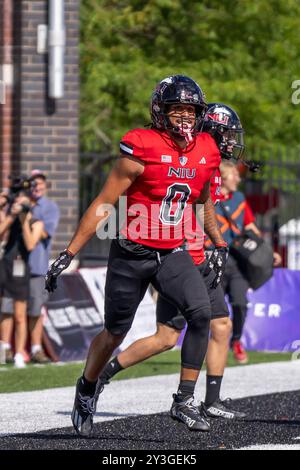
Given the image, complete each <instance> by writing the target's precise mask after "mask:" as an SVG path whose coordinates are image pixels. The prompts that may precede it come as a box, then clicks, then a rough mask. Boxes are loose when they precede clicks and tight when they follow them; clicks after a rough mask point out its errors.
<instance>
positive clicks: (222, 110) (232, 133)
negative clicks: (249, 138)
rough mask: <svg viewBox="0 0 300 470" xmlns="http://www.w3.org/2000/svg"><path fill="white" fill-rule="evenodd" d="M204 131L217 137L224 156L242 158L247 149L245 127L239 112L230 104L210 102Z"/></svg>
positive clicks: (216, 139)
mask: <svg viewBox="0 0 300 470" xmlns="http://www.w3.org/2000/svg"><path fill="white" fill-rule="evenodd" d="M202 131H203V132H208V133H209V134H211V135H212V137H213V138H214V139H215V141H216V143H217V145H218V147H219V150H220V154H221V157H222V158H226V159H231V158H234V159H235V160H239V159H241V158H242V156H243V153H244V150H245V145H244V129H243V127H242V124H241V121H240V118H239V117H238V115H237V113H236V112H235V111H234V110H233V109H232V108H230V106H227V105H226V104H223V103H208V105H207V111H206V114H205V118H204V123H203V127H202Z"/></svg>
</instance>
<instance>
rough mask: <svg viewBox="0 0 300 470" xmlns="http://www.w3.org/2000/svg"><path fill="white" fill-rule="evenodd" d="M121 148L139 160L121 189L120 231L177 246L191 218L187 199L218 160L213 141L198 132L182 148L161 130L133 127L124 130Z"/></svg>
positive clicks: (200, 187)
mask: <svg viewBox="0 0 300 470" xmlns="http://www.w3.org/2000/svg"><path fill="white" fill-rule="evenodd" d="M120 150H121V153H122V155H125V156H126V155H127V156H133V157H135V158H136V159H138V160H140V161H141V162H142V163H143V164H144V172H143V173H142V174H141V175H140V176H138V177H137V178H136V180H135V181H134V183H133V184H132V185H131V186H130V188H129V189H128V190H127V193H126V196H127V211H126V212H127V221H126V224H125V227H123V229H122V230H121V233H122V235H124V236H125V237H126V238H128V239H130V240H132V241H135V242H137V243H141V244H143V245H147V246H151V247H153V248H157V249H173V248H177V247H179V246H180V245H182V243H183V241H184V240H185V238H186V235H185V232H186V231H187V227H190V226H191V224H192V213H193V209H192V204H193V203H194V202H195V201H196V200H197V198H198V197H199V196H200V193H201V191H202V190H203V188H204V185H205V183H207V182H208V181H209V180H210V179H211V177H212V175H213V174H214V172H215V170H216V169H217V168H218V167H219V164H220V162H221V158H220V153H219V150H218V147H217V145H216V144H215V141H214V140H213V138H212V137H211V136H210V135H209V134H207V133H201V134H198V135H197V137H196V138H195V139H194V141H193V142H192V143H191V144H189V145H188V147H187V148H186V149H184V150H182V149H180V147H178V145H176V143H175V142H174V141H173V140H172V139H171V137H170V136H169V135H168V134H167V133H166V132H161V131H158V130H156V129H134V130H132V131H129V132H128V133H127V134H125V136H124V137H123V139H122V141H121V143H120Z"/></svg>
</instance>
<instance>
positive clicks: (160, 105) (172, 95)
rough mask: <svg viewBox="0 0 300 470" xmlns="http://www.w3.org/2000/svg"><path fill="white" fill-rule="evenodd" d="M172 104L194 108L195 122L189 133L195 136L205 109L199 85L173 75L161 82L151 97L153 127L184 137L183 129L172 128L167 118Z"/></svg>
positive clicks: (182, 76)
mask: <svg viewBox="0 0 300 470" xmlns="http://www.w3.org/2000/svg"><path fill="white" fill-rule="evenodd" d="M172 104H189V105H192V106H194V107H195V111H196V122H195V125H194V126H193V128H192V129H189V133H190V134H192V135H195V134H196V132H198V131H199V129H201V127H202V123H203V119H204V116H205V111H206V107H207V106H206V103H205V101H204V93H203V91H202V90H201V88H200V87H199V85H198V84H197V83H196V82H195V81H194V80H192V79H191V78H189V77H186V76H184V75H173V76H171V77H167V78H165V79H164V80H162V81H161V82H160V83H159V84H158V85H157V87H156V89H155V91H154V92H153V94H152V97H151V102H150V113H151V120H152V125H153V127H155V128H156V129H164V130H169V131H171V132H172V133H174V134H179V135H184V131H183V129H180V128H179V127H174V126H172V124H171V122H170V120H169V118H168V115H167V113H168V109H169V106H170V105H172Z"/></svg>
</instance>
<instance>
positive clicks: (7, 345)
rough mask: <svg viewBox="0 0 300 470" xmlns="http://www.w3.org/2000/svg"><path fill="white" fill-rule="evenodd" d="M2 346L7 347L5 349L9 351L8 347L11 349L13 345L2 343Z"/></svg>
mask: <svg viewBox="0 0 300 470" xmlns="http://www.w3.org/2000/svg"><path fill="white" fill-rule="evenodd" d="M2 347H3V349H5V351H7V350H8V349H11V345H10V344H9V343H4V342H3V343H2Z"/></svg>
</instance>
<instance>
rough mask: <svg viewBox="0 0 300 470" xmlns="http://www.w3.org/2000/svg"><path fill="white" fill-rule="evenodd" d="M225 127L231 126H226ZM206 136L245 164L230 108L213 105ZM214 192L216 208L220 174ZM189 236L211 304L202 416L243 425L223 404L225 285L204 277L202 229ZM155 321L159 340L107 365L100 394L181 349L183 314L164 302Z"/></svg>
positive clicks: (227, 326)
mask: <svg viewBox="0 0 300 470" xmlns="http://www.w3.org/2000/svg"><path fill="white" fill-rule="evenodd" d="M224 109H225V112H226V115H225V116H224V114H223V113H221V115H219V113H218V110H221V111H222V110H223V111H224ZM224 121H226V126H225V124H224ZM203 131H204V132H209V133H211V135H212V136H213V137H214V138H215V139H216V142H217V144H218V146H219V148H220V151H221V156H222V158H223V159H226V160H228V159H229V158H237V159H240V158H241V157H242V150H243V149H242V146H243V143H242V142H243V141H242V136H241V134H242V133H243V129H242V126H241V124H240V121H239V119H238V116H237V115H236V113H235V112H234V110H232V109H231V108H229V107H228V106H226V107H225V108H224V105H223V104H220V103H211V104H208V109H207V113H206V119H205V122H204V126H203ZM217 132H218V133H217ZM237 134H238V135H237ZM229 137H230V138H229ZM237 146H238V147H237ZM210 191H211V200H212V201H213V203H214V204H217V203H218V202H219V200H220V198H221V197H222V195H221V174H220V171H219V169H218V170H217V171H216V173H215V174H214V175H213V176H212V178H211V182H210ZM186 235H187V239H188V243H187V248H188V250H189V253H190V255H191V257H192V259H193V261H194V264H195V265H196V266H197V268H198V269H199V271H200V273H201V275H202V276H203V279H204V282H205V284H206V287H207V291H208V295H209V299H210V303H211V322H210V330H211V337H210V341H209V345H208V351H207V356H206V362H207V380H206V384H207V385H206V397H205V401H204V403H202V406H201V412H202V414H203V415H204V416H209V417H222V418H227V419H233V418H236V419H240V418H243V417H245V414H244V413H241V412H240V411H237V410H235V409H233V408H232V405H231V403H230V400H228V399H227V400H223V401H222V400H221V399H220V389H221V383H222V379H223V374H224V369H225V365H226V362H227V354H228V346H229V339H230V334H231V330H232V325H231V320H230V318H229V312H228V308H227V305H226V303H225V299H224V291H223V289H222V286H221V285H218V286H217V287H216V288H214V287H213V286H212V282H213V274H212V272H211V271H208V272H207V271H205V269H206V267H207V261H206V258H205V254H204V248H203V235H204V234H203V230H202V229H201V227H200V225H198V226H197V228H196V230H194V231H193V232H192V233H191V234H190V236H189V234H186ZM195 235H196V236H195ZM156 317H157V331H156V333H155V334H154V335H152V336H149V337H146V338H142V339H139V340H137V341H135V342H134V343H133V344H131V345H130V346H129V347H128V348H127V349H126V350H125V351H123V352H121V353H120V354H118V356H117V357H115V358H113V359H112V360H111V361H110V362H109V363H108V364H107V366H106V368H105V370H104V371H103V373H102V374H101V376H100V381H101V382H102V386H101V387H99V389H98V391H99V392H102V390H103V388H104V386H105V385H106V384H108V383H109V381H110V380H111V378H112V377H113V376H115V375H116V374H117V373H118V372H120V371H121V370H123V369H125V368H128V367H130V366H132V365H134V364H137V363H139V362H141V361H144V360H145V359H147V358H149V357H151V356H154V355H156V354H159V353H161V352H163V351H166V350H168V349H171V348H173V347H174V346H175V345H176V344H177V342H178V339H179V336H180V334H181V331H182V329H183V328H184V327H185V324H186V323H185V319H184V317H183V316H182V314H181V313H180V312H179V311H178V310H177V309H176V307H175V306H174V305H172V304H170V303H169V302H168V301H167V300H166V299H164V298H163V297H161V296H159V297H158V301H157V309H156Z"/></svg>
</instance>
